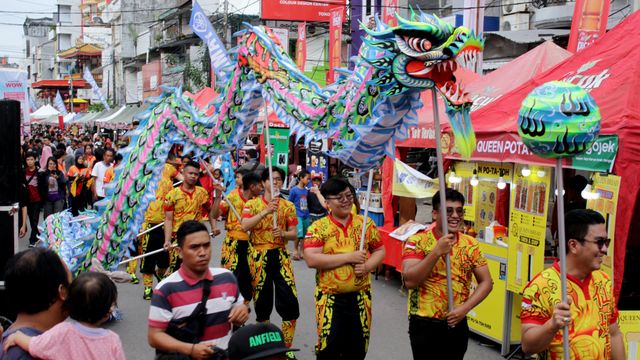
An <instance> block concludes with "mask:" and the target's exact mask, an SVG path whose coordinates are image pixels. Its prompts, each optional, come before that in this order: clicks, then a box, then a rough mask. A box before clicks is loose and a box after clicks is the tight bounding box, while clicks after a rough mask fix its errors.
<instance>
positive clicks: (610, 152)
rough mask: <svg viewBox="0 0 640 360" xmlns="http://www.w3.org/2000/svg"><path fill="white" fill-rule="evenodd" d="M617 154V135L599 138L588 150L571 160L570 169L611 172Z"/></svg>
mask: <svg viewBox="0 0 640 360" xmlns="http://www.w3.org/2000/svg"><path fill="white" fill-rule="evenodd" d="M617 154H618V135H603V136H599V137H598V139H597V140H596V141H595V142H594V143H593V145H592V146H591V148H590V149H589V150H587V151H585V152H584V153H582V154H579V155H576V156H575V157H574V158H573V159H572V162H571V167H572V168H574V169H579V170H589V171H597V172H611V170H612V169H613V162H614V161H615V160H616V155H617Z"/></svg>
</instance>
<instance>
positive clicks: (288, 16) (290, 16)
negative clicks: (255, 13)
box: [261, 0, 346, 22]
mask: <svg viewBox="0 0 640 360" xmlns="http://www.w3.org/2000/svg"><path fill="white" fill-rule="evenodd" d="M345 5H346V1H345V0H313V1H309V0H262V11H261V18H262V19H263V20H285V21H318V22H329V19H330V18H331V14H330V12H331V9H332V8H334V7H336V6H339V7H340V9H341V13H342V16H344V13H345V8H346V6H345Z"/></svg>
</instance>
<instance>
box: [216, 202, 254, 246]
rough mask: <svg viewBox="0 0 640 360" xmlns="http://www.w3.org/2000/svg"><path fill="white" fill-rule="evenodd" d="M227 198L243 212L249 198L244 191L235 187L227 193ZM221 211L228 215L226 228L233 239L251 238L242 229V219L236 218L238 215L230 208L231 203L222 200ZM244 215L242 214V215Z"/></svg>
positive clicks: (223, 214)
mask: <svg viewBox="0 0 640 360" xmlns="http://www.w3.org/2000/svg"><path fill="white" fill-rule="evenodd" d="M227 199H229V201H230V202H231V204H233V207H234V208H235V209H236V210H237V211H238V212H239V213H240V214H241V212H242V210H243V209H244V206H245V204H246V203H247V199H245V198H244V197H243V196H242V191H240V190H239V189H233V190H231V191H230V192H229V195H227ZM220 212H221V213H222V216H226V217H227V222H226V224H225V226H224V228H225V229H226V230H227V236H228V237H230V238H232V239H233V240H249V234H247V233H246V232H244V231H242V226H241V225H240V219H238V218H236V215H235V214H234V213H233V211H231V209H230V208H229V204H228V203H227V202H226V201H224V200H223V201H221V202H220ZM240 216H242V215H240Z"/></svg>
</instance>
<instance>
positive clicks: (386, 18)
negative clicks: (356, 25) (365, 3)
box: [382, 0, 398, 26]
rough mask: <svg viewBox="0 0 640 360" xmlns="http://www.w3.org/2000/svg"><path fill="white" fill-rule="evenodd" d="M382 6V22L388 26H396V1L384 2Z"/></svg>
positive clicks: (386, 0)
mask: <svg viewBox="0 0 640 360" xmlns="http://www.w3.org/2000/svg"><path fill="white" fill-rule="evenodd" d="M382 4H383V5H382V22H383V23H385V24H387V25H389V26H396V25H398V20H397V19H396V11H398V0H384V1H383V3H382Z"/></svg>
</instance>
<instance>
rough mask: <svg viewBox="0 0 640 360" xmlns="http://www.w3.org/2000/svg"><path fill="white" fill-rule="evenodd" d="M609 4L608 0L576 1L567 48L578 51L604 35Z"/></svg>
mask: <svg viewBox="0 0 640 360" xmlns="http://www.w3.org/2000/svg"><path fill="white" fill-rule="evenodd" d="M610 4H611V3H610V2H609V1H608V0H577V1H576V5H575V8H574V10H573V20H572V21H571V33H569V46H567V50H569V51H571V52H577V51H580V50H582V49H584V48H586V47H587V46H589V45H591V44H592V43H593V42H594V41H596V40H597V39H598V38H599V37H600V36H602V35H604V33H605V32H606V31H607V20H608V18H609V6H610Z"/></svg>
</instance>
